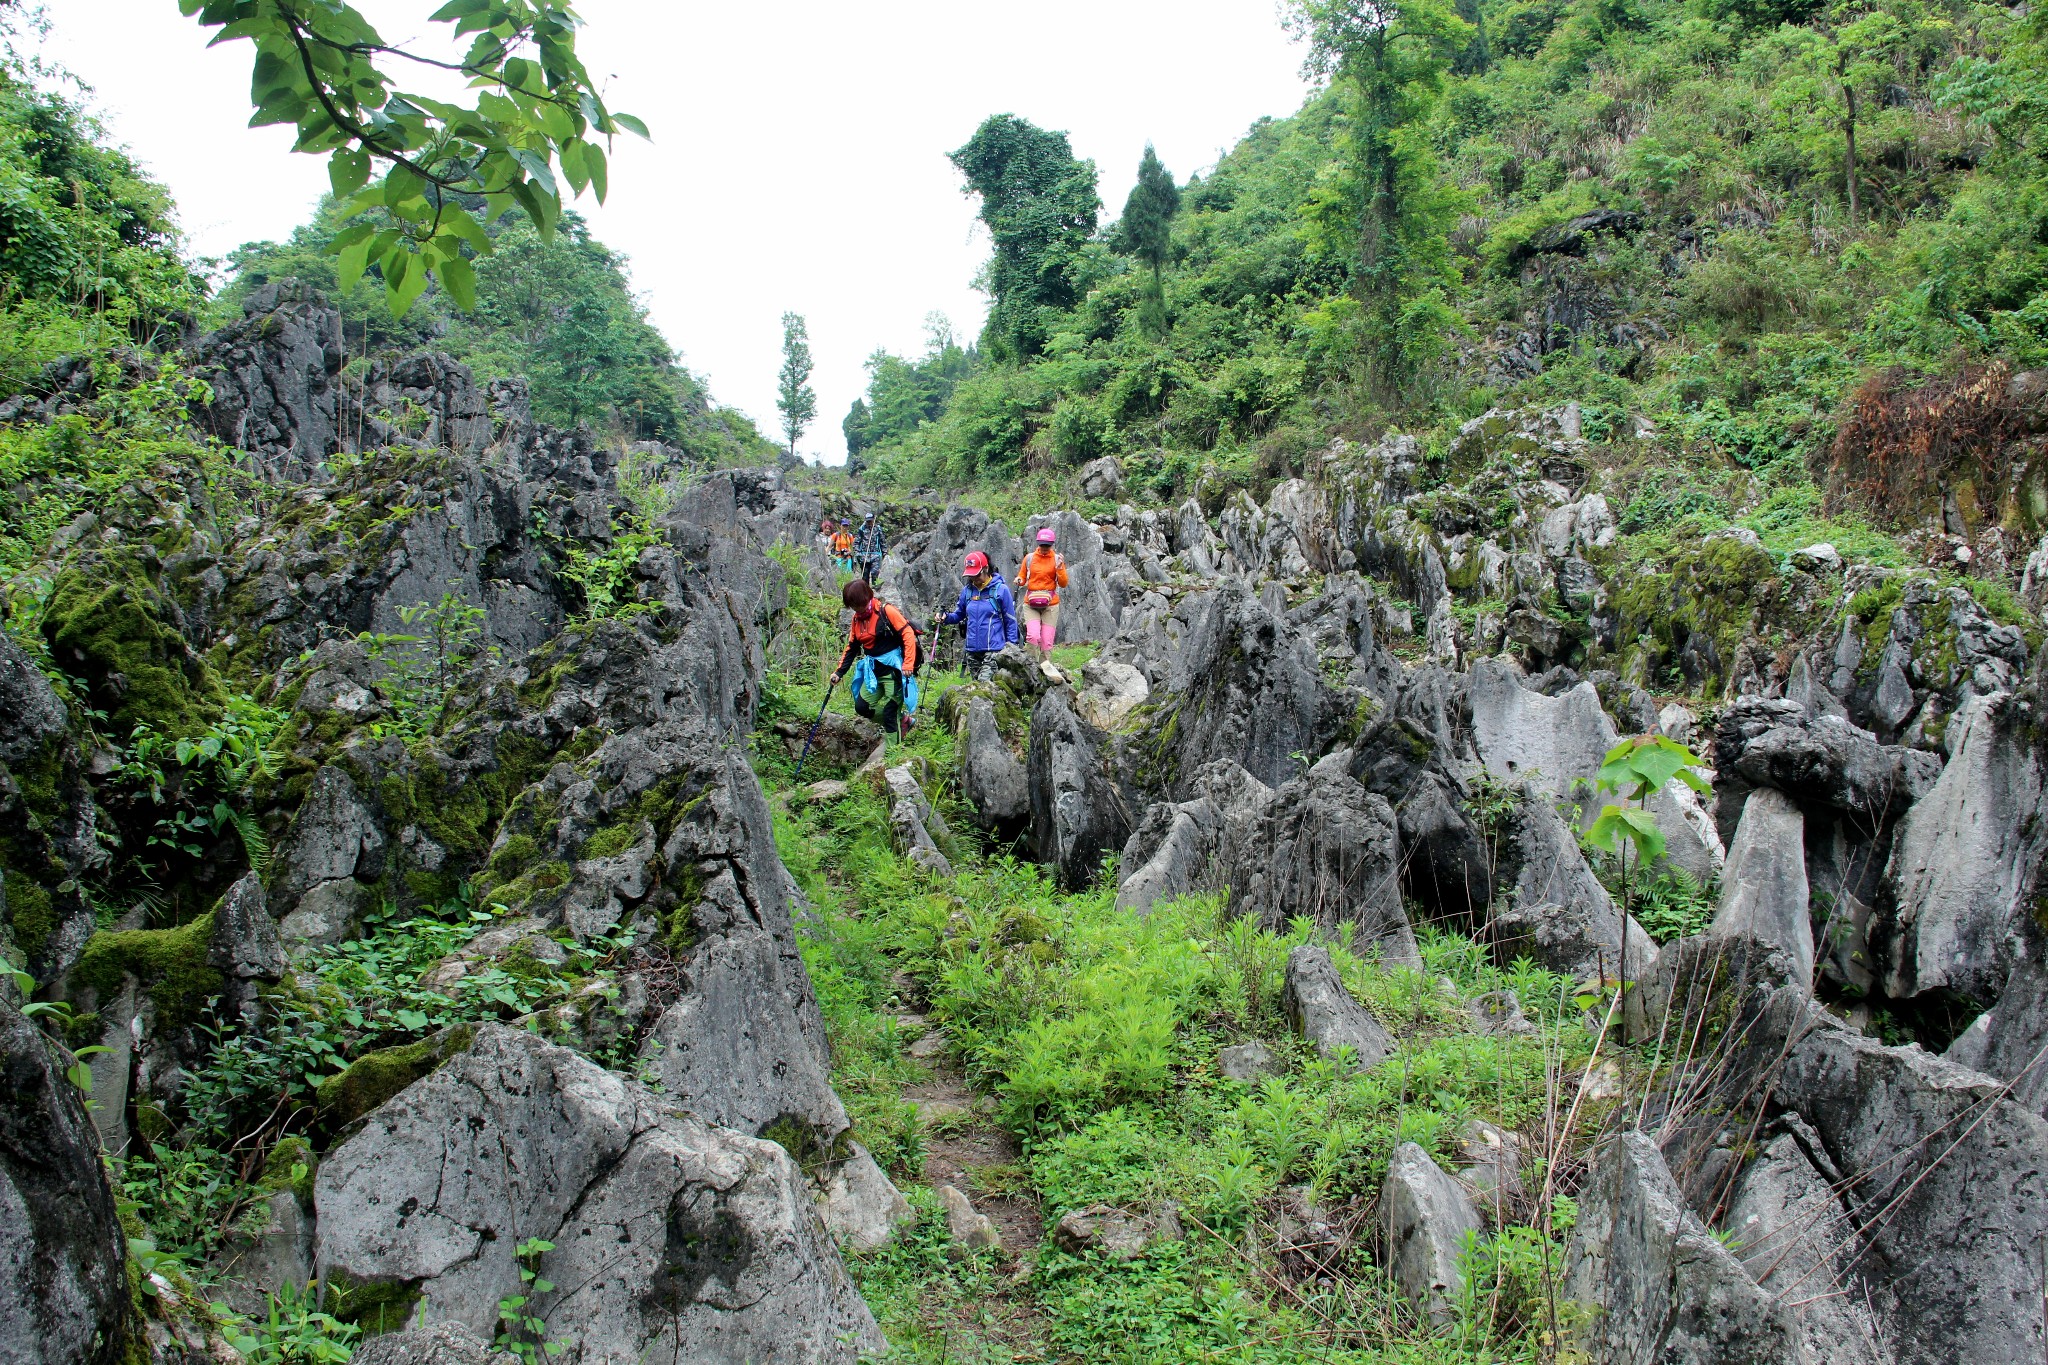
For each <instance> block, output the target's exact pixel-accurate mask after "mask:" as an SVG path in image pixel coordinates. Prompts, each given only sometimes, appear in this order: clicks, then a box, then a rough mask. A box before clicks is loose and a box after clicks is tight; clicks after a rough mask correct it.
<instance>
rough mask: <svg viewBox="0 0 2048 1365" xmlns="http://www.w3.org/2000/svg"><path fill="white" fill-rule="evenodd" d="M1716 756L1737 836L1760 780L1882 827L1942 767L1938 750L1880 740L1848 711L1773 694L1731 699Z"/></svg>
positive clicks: (1725, 827) (1723, 802) (1723, 806)
mask: <svg viewBox="0 0 2048 1365" xmlns="http://www.w3.org/2000/svg"><path fill="white" fill-rule="evenodd" d="M1801 657H1802V658H1803V657H1804V656H1803V655H1802V656H1801ZM1714 763H1715V769H1716V773H1717V775H1718V776H1719V778H1720V781H1719V783H1718V784H1717V790H1718V792H1719V795H1720V803H1719V810H1718V816H1719V819H1720V822H1721V829H1722V833H1723V834H1724V835H1725V836H1727V837H1729V838H1733V837H1734V833H1735V824H1736V820H1737V818H1738V817H1739V815H1740V813H1741V807H1742V802H1743V801H1744V800H1745V799H1746V798H1747V796H1748V793H1749V791H1750V789H1751V788H1752V787H1775V788H1777V789H1778V790H1779V791H1781V792H1784V793H1785V794H1786V795H1787V796H1790V797H1791V798H1792V799H1793V800H1795V801H1797V802H1799V803H1800V804H1801V805H1802V806H1804V807H1807V808H1813V807H1825V808H1827V809H1829V810H1833V811H1838V812H1841V813H1842V814H1845V815H1853V816H1856V817H1858V818H1859V819H1860V820H1861V822H1862V823H1863V824H1864V826H1865V827H1867V828H1875V827H1876V826H1879V825H1884V824H1889V823H1890V821H1892V820H1893V819H1895V818H1896V817H1898V816H1900V815H1903V814H1905V812H1906V810H1907V809H1908V808H1909V807H1910V806H1912V804H1913V803H1914V802H1915V801H1917V800H1919V799H1920V797H1921V796H1923V795H1925V794H1926V792H1927V790H1928V788H1930V787H1932V786H1933V785H1934V782H1935V779H1936V777H1937V776H1939V774H1940V772H1941V760H1940V759H1939V758H1938V757H1937V756H1935V755H1934V754H1930V753H1926V752H1924V751H1922V750H1918V749H1907V748H1903V747H1900V746H1898V745H1892V744H1880V743H1878V742H1877V737H1876V736H1875V735H1873V734H1871V733H1870V732H1869V731H1868V730H1863V729H1859V728H1858V727H1856V726H1855V725H1853V724H1851V723H1850V722H1849V721H1848V720H1847V718H1845V717H1838V716H1834V715H1830V714H1816V713H1815V712H1814V711H1813V709H1812V708H1811V707H1810V706H1808V705H1805V704H1802V703H1800V702H1798V701H1795V700H1791V699H1774V698H1767V697H1738V698H1736V699H1735V700H1734V701H1732V702H1730V703H1729V704H1728V709H1727V710H1726V711H1724V712H1722V713H1721V720H1720V724H1719V726H1718V727H1717V728H1716V731H1715V736H1714Z"/></svg>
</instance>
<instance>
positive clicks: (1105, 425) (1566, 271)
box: [849, 0, 2048, 494]
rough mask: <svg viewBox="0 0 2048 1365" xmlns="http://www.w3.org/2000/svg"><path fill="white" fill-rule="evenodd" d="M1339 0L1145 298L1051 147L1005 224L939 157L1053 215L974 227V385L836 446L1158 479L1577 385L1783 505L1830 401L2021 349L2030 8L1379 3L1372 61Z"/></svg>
mask: <svg viewBox="0 0 2048 1365" xmlns="http://www.w3.org/2000/svg"><path fill="white" fill-rule="evenodd" d="M1354 8H1355V7H1347V6H1343V5H1336V4H1329V5H1325V4H1322V3H1308V2H1307V0H1304V3H1302V4H1301V5H1299V6H1298V7H1297V10H1298V14H1297V17H1298V18H1299V19H1300V21H1301V24H1302V27H1303V29H1304V31H1305V33H1306V35H1307V36H1309V37H1310V38H1311V39H1312V46H1311V51H1312V52H1313V53H1314V54H1315V58H1316V60H1317V62H1318V64H1319V66H1320V67H1321V69H1323V70H1325V71H1327V72H1328V73H1329V74H1330V76H1331V80H1330V82H1329V84H1328V86H1327V88H1325V89H1324V90H1323V91H1322V92H1320V93H1319V94H1317V95H1315V96H1314V97H1312V98H1311V99H1310V100H1309V101H1308V102H1307V104H1306V105H1305V106H1304V107H1303V108H1302V109H1301V110H1300V112H1298V113H1297V114H1295V115H1293V116H1291V117H1287V118H1280V119H1271V120H1263V121H1261V122H1260V123H1259V124H1258V125H1256V126H1255V127H1254V128H1253V129H1252V130H1251V132H1250V133H1249V134H1248V135H1247V136H1246V137H1245V138H1244V140H1243V141H1242V142H1240V143H1239V144H1238V145H1237V147H1236V148H1234V149H1233V150H1232V151H1231V152H1229V154H1227V155H1226V156H1225V157H1224V158H1223V159H1222V160H1221V161H1220V162H1219V163H1218V164H1217V165H1216V166H1215V167H1213V168H1212V169H1210V170H1208V171H1207V172H1206V173H1204V174H1202V175H1198V176H1196V177H1194V178H1192V179H1190V180H1188V181H1187V182H1186V183H1185V187H1184V189H1183V191H1182V193H1181V197H1180V204H1179V209H1178V212H1177V213H1176V214H1174V216H1173V217H1172V226H1171V247H1170V250H1169V251H1168V252H1166V253H1165V255H1164V258H1163V260H1161V261H1160V269H1159V271H1158V277H1157V278H1158V286H1157V288H1158V292H1159V295H1160V298H1159V300H1158V302H1157V303H1148V302H1147V298H1148V296H1149V295H1151V294H1152V293H1153V292H1154V282H1153V281H1154V271H1153V263H1152V259H1148V255H1147V253H1145V252H1142V251H1140V250H1139V249H1138V248H1137V247H1136V246H1134V245H1133V243H1134V242H1135V240H1136V237H1137V235H1138V234H1134V233H1132V232H1130V231H1122V232H1118V231H1108V232H1101V233H1097V232H1094V231H1092V230H1091V224H1092V215H1081V214H1079V212H1078V210H1077V209H1076V207H1075V206H1076V205H1080V204H1081V203H1082V201H1083V200H1088V201H1090V202H1092V199H1093V195H1092V193H1090V191H1089V186H1091V185H1092V183H1093V181H1092V171H1093V167H1092V166H1090V165H1087V164H1085V163H1080V162H1076V161H1073V160H1072V158H1071V157H1069V158H1068V160H1067V162H1065V163H1062V164H1059V165H1056V166H1054V165H1051V164H1050V163H1051V162H1052V161H1053V160H1055V158H1053V157H1052V155H1051V153H1050V152H1047V153H1046V154H1045V155H1043V156H1040V157H1038V158H1037V159H1036V160H1035V161H1034V162H1033V163H1032V164H1033V167H1034V169H1035V171H1036V173H1037V178H1036V179H1035V180H1033V181H1031V183H1028V184H1020V185H1008V184H1007V182H1006V192H1007V193H1008V194H1009V197H1008V198H1005V199H1003V200H1002V201H1001V202H1000V203H999V204H997V203H992V202H991V201H989V200H988V199H987V198H986V191H987V190H988V188H989V186H988V185H985V184H984V183H983V181H985V180H988V178H989V177H988V175H987V174H986V173H985V172H984V171H983V169H982V167H981V163H980V162H978V161H977V162H973V163H967V162H963V172H964V173H965V174H966V175H967V177H968V184H969V187H970V188H971V189H976V190H980V191H983V192H984V210H983V211H984V216H985V217H986V216H989V215H991V214H993V215H995V217H997V218H1003V219H1004V220H1005V221H1007V219H1008V218H1012V217H1014V218H1017V219H1019V220H1020V221H1027V220H1028V221H1038V219H1040V218H1042V219H1044V220H1045V221H1055V220H1056V221H1058V222H1061V223H1064V224H1067V225H1068V226H1067V229H1066V230H1065V231H1064V232H1063V235H1059V236H1058V240H1057V241H1053V240H1051V239H1048V240H1047V241H1046V242H1043V243H1037V244H1036V245H1032V244H1031V243H1029V242H1026V243H1022V244H1020V245H1016V246H1006V245H1005V243H1006V242H1008V241H1009V239H1008V238H1006V237H1005V236H1004V235H1003V233H1002V232H1001V231H1000V230H998V229H997V228H995V227H993V226H992V230H993V231H996V235H997V238H998V247H997V256H996V261H995V263H994V265H993V266H992V268H991V272H990V275H989V288H990V289H991V291H992V298H993V303H994V308H993V311H992V312H991V315H990V324H989V332H988V333H987V334H986V335H985V337H984V346H983V351H982V356H981V360H980V363H979V365H978V366H977V367H976V369H975V372H974V373H973V374H972V375H970V376H968V377H966V378H965V379H963V380H961V381H959V383H958V385H957V387H956V388H955V389H954V391H953V393H952V396H951V398H950V400H949V401H948V402H947V403H946V405H945V407H944V408H943V410H941V411H939V412H937V413H936V414H933V415H931V417H930V420H929V421H928V422H927V423H926V424H924V425H922V426H920V427H916V428H914V429H912V430H908V431H903V430H896V431H891V432H888V433H886V434H884V435H881V436H879V438H873V439H871V438H866V437H863V438H862V439H861V440H860V441H859V442H856V441H855V440H854V439H853V435H854V426H855V425H856V424H853V423H851V422H850V423H849V449H850V450H852V452H853V453H854V454H856V455H857V456H858V457H859V458H861V459H862V460H863V461H864V462H865V463H866V464H867V465H868V467H869V468H870V470H871V471H872V476H873V477H876V478H879V479H881V480H883V481H885V482H889V483H900V484H903V485H906V486H908V485H912V484H919V483H930V482H935V481H944V482H952V483H956V484H958V483H968V482H973V481H976V480H979V479H1005V478H1008V477H1010V476H1012V475H1013V474H1015V473H1016V472H1017V471H1019V470H1031V469H1049V470H1050V469H1058V468H1061V467H1066V466H1072V465H1075V464H1078V463H1080V462H1082V461H1085V460H1088V459H1091V458H1093V457H1095V456H1098V455H1102V454H1115V455H1118V456H1120V457H1122V458H1123V459H1124V461H1125V462H1126V464H1127V465H1128V466H1129V467H1130V468H1131V471H1132V472H1134V473H1136V474H1137V475H1138V476H1139V477H1140V478H1141V479H1142V480H1143V481H1144V483H1145V484H1146V485H1147V486H1148V487H1149V488H1150V489H1151V490H1152V491H1154V492H1157V493H1159V494H1167V493H1169V492H1171V493H1176V494H1178V493H1184V492H1187V491H1193V490H1196V489H1198V488H1202V487H1204V486H1205V480H1206V481H1207V484H1206V486H1207V487H1211V488H1227V487H1228V486H1229V485H1230V484H1232V483H1247V482H1256V481H1258V480H1260V479H1261V478H1270V477H1273V476H1275V475H1278V474H1282V473H1285V472H1288V471H1292V470H1296V469H1298V468H1300V462H1301V457H1302V456H1303V454H1304V453H1305V452H1306V451H1308V450H1310V449H1312V448H1315V447H1317V446H1319V445H1321V444H1322V443H1324V442H1326V441H1327V440H1328V439H1329V438H1331V437H1333V436H1346V437H1369V436H1372V435H1374V434H1376V433H1377V432H1379V431H1380V430H1382V429H1384V428H1386V427H1387V426H1390V425H1391V426H1396V427H1400V428H1402V429H1406V430H1411V431H1422V432H1431V431H1442V430H1446V429H1448V428H1449V427H1450V426H1452V425H1454V424H1455V423H1456V422H1458V421H1461V420H1463V419H1465V418H1468V417H1471V416H1473V415H1476V414H1477V413H1479V412H1481V411H1483V410H1485V409H1486V408H1487V407H1489V406H1518V405H1526V404H1532V403H1551V402H1562V401H1564V400H1567V399H1576V400H1578V401H1579V402H1581V403H1582V404H1583V405H1584V408H1585V413H1586V425H1587V435H1588V437H1589V438H1590V439H1593V440H1595V441H1599V440H1603V439H1605V438H1606V437H1607V436H1608V435H1610V434H1612V433H1623V434H1625V433H1624V431H1623V429H1624V428H1625V427H1626V426H1627V424H1628V422H1629V420H1630V419H1631V417H1633V416H1635V415H1644V416H1647V417H1648V418H1649V419H1651V421H1653V422H1654V423H1655V424H1656V425H1657V427H1658V428H1659V429H1660V431H1661V432H1662V433H1663V434H1664V437H1665V439H1666V440H1667V441H1669V442H1672V443H1675V444H1678V445H1682V446H1684V447H1685V448H1687V449H1689V450H1690V451H1692V452H1694V453H1695V454H1696V455H1697V456H1698V457H1700V458H1702V459H1705V460H1707V461H1708V462H1709V463H1710V465H1719V466H1720V467H1722V468H1737V467H1740V468H1746V469H1749V470H1755V471H1758V472H1760V473H1762V474H1763V476H1764V477H1765V479H1766V480H1767V481H1768V482H1769V483H1771V484H1773V485H1776V486H1786V487H1797V486H1801V485H1806V484H1808V483H1809V482H1810V481H1811V480H1814V479H1816V478H1822V477H1824V476H1825V475H1826V473H1827V470H1826V465H1827V462H1828V457H1829V449H1830V442H1831V440H1832V438H1833V436H1834V434H1835V432H1836V430H1837V428H1838V426H1839V425H1840V423H1841V421H1842V418H1843V415H1844V413H1845V411H1847V410H1848V409H1849V407H1850V405H1851V404H1852V401H1854V402H1856V403H1859V404H1866V405H1867V402H1868V401H1869V400H1870V399H1871V398H1872V397H1874V396H1876V395H1881V394H1883V393H1888V392H1890V391H1892V390H1893V389H1895V388H1897V387H1898V386H1900V385H1903V384H1908V383H1910V382H1912V376H1915V375H1953V374H1956V373H1958V372H1959V371H1960V372H1962V373H1964V374H1965V375H1974V374H1978V373H1982V372H1983V371H1984V369H1985V367H1991V368H1992V369H1994V370H1995V369H1996V368H1997V367H2001V366H2003V367H2010V368H2021V367H2025V366H2029V365H2039V364H2042V363H2044V362H2048V245H2044V242H2048V233H2044V223H2048V164H2044V162H2043V152H2044V150H2048V146H2044V143H2043V141H2042V127H2041V124H2042V117H2043V110H2044V108H2048V102H2044V98H2043V90H2044V87H2043V80H2042V76H2041V72H2042V71H2043V70H2044V69H2048V64H2044V61H2043V47H2042V37H2043V21H2042V20H2041V18H2040V15H2039V13H2038V12H2037V13H2036V14H2035V15H2034V16H2033V17H2031V18H2027V17H2021V16H2019V15H2017V14H2016V13H2015V12H2014V11H2011V10H2008V9H2006V8H2005V7H2003V6H1999V5H1993V4H1979V3H1927V2H1926V0H1874V2H1869V0H1853V2H1851V3H1837V4H1812V3H1803V4H1796V5H1786V4H1774V3H1755V4H1731V3H1727V2H1726V0H1624V3H1614V4H1606V3H1603V4H1572V5H1567V4H1556V3H1529V0H1481V3H1476V4H1471V5H1462V6H1460V7H1459V11H1458V12H1459V14H1461V15H1463V16H1464V19H1463V20H1462V21H1461V20H1459V19H1457V18H1455V17H1453V16H1451V15H1449V14H1448V13H1442V14H1438V13H1437V11H1436V10H1435V9H1433V8H1431V7H1427V6H1421V7H1418V6H1403V7H1401V10H1400V13H1399V17H1397V18H1396V19H1395V21H1394V27H1393V28H1392V29H1390V30H1389V33H1390V34H1392V35H1394V38H1393V41H1391V42H1390V44H1388V45H1387V47H1388V50H1387V51H1386V52H1384V53H1381V52H1380V49H1379V46H1378V45H1377V39H1376V37H1375V36H1374V35H1375V31H1374V30H1372V29H1371V28H1370V26H1369V25H1366V26H1363V27H1360V26H1358V24H1357V22H1356V18H1357V16H1356V15H1355V14H1353V13H1352V11H1353V9H1354ZM1367 17H1370V15H1369V14H1368V16H1367ZM1410 30H1412V33H1410V32H1409V31H1410ZM1404 34H1406V35H1407V36H1406V37H1405V38H1404V37H1403V36H1402V35H1404ZM1376 54H1379V55H1376ZM1404 54H1405V55H1404ZM998 133H1000V135H1001V137H1000V140H1001V141H1002V142H1003V145H1005V146H1007V145H1009V144H1011V143H1019V144H1020V145H1021V144H1026V143H1028V144H1029V145H1030V146H1032V147H1037V146H1038V144H1039V142H1046V143H1047V145H1048V146H1050V145H1051V141H1057V142H1058V144H1059V147H1062V148H1063V147H1064V139H1062V138H1058V136H1057V135H1054V134H1044V133H1041V132H1039V130H1036V129H1033V128H1032V127H1031V126H1030V125H1029V124H1027V123H1024V122H1022V121H1021V120H1016V119H1011V118H1009V117H1008V116H1004V117H1002V118H997V119H991V120H990V122H989V124H988V125H986V126H985V127H984V129H983V132H982V134H978V135H977V140H978V142H983V141H989V140H991V139H995V138H996V134H998ZM1048 140H1050V141H1048ZM975 145H977V144H970V147H973V146H975ZM964 150H966V149H963V151H964ZM1055 150H1057V149H1055ZM1133 150H1134V151H1135V149H1133ZM1119 169H1120V168H1119ZM1183 169H1184V168H1183ZM1013 179H1015V177H1013ZM1039 208H1042V212H1038V214H1037V217H1036V218H1034V217H1033V213H1034V211H1035V210H1036V209H1039ZM991 221H992V224H993V222H994V220H993V219H992V220H991ZM1034 240H1035V239H1034ZM1006 251H1008V252H1009V253H1010V255H1015V254H1017V253H1018V252H1020V251H1022V252H1026V253H1027V254H1028V253H1029V252H1031V251H1036V252H1037V253H1038V255H1039V256H1043V255H1045V254H1046V253H1047V252H1051V253H1053V254H1055V255H1057V256H1058V260H1057V262H1056V263H1055V264H1056V266H1057V269H1056V270H1055V269H1053V267H1052V264H1048V262H1049V261H1050V257H1048V258H1047V261H1046V262H1040V264H1042V265H1045V266H1046V269H1044V270H1041V271H1040V272H1039V273H1038V274H1036V275H1028V273H1027V272H1022V271H1021V270H1020V269H1012V268H1010V267H1009V266H1007V265H1005V262H1007V261H1009V260H1010V255H1006V254H1005V252H1006ZM1019 259H1020V260H1021V259H1022V258H1021V257H1020V258H1019ZM1031 259H1032V260H1037V259H1038V257H1037V256H1033V257H1031ZM1389 260H1392V261H1394V271H1393V274H1392V275H1391V276H1390V274H1389V270H1388V267H1387V262H1388V261H1389ZM1027 275H1028V277H1027ZM1162 313H1163V315H1164V316H1163V318H1162V316H1161V314H1162ZM1027 315H1028V318H1029V326H1028V328H1025V327H1024V326H1023V324H1022V323H1020V322H1019V321H1018V320H1019V319H1020V318H1024V317H1026V316H1027ZM1162 322H1163V324H1164V325H1163V326H1162V325H1161V324H1162ZM1027 332H1028V335H1027ZM1971 367H1975V368H1974V369H1973V368H1971ZM885 373H886V371H885V370H884V369H883V368H882V367H880V366H878V367H877V368H876V375H877V383H878V385H879V384H880V383H882V382H883V376H884V374H885ZM1859 386H1866V388H1865V390H1864V392H1862V393H1859ZM1868 386H1874V387H1868ZM867 406H868V407H869V408H870V409H872V408H873V407H874V406H875V397H874V396H873V395H870V397H869V398H868V400H867ZM1860 410H1861V409H1860V408H1859V411H1860ZM863 430H864V428H863ZM1860 454H1861V448H1860V447H1859V449H1858V450H1857V451H1845V452H1844V457H1845V458H1848V459H1851V460H1854V459H1855V458H1858V457H1859V456H1860Z"/></svg>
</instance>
